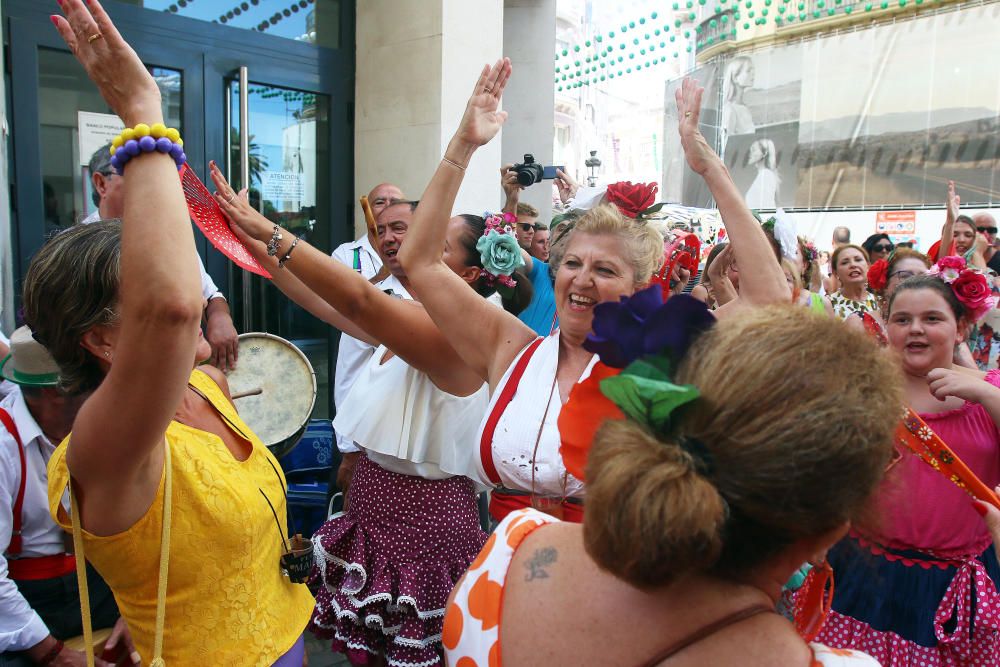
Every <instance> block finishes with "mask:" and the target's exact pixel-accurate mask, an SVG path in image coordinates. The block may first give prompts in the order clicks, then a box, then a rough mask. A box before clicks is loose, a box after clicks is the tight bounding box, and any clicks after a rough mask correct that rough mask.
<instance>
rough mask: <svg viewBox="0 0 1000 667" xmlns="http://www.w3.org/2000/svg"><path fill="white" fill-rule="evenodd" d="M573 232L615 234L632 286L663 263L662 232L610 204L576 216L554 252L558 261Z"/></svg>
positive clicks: (641, 282)
mask: <svg viewBox="0 0 1000 667" xmlns="http://www.w3.org/2000/svg"><path fill="white" fill-rule="evenodd" d="M577 234H593V235H594V236H600V235H602V234H611V235H615V236H617V237H619V238H620V239H621V240H622V241H623V242H624V244H625V257H624V259H625V261H626V262H627V263H628V265H629V266H630V267H631V268H632V272H633V274H634V275H635V284H636V285H645V284H646V283H648V282H649V279H650V278H652V277H653V273H654V272H656V270H657V269H659V268H660V267H661V266H662V265H663V235H662V234H661V233H660V232H659V231H658V230H657V229H655V228H654V227H653V226H652V225H650V224H648V223H643V222H637V221H636V220H633V219H632V218H627V217H625V216H624V215H622V213H621V211H619V210H618V207H616V206H615V205H614V204H599V205H598V206H595V207H594V208H592V209H590V210H589V211H587V212H586V213H584V214H583V215H582V216H580V218H579V219H577V221H576V225H575V226H574V227H573V231H572V234H571V235H570V236H569V237H568V240H567V241H566V244H565V246H561V249H560V252H559V254H558V260H559V263H560V264H561V263H562V258H563V254H564V253H565V251H566V250H568V249H569V245H570V244H571V243H572V242H573V237H574V236H576V235H577ZM550 259H551V258H550Z"/></svg>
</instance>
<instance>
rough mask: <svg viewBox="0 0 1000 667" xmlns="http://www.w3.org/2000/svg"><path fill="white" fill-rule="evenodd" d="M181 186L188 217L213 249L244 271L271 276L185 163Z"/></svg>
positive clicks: (182, 169) (182, 170)
mask: <svg viewBox="0 0 1000 667" xmlns="http://www.w3.org/2000/svg"><path fill="white" fill-rule="evenodd" d="M181 186H182V187H183V188H184V199H186V200H187V205H188V213H189V214H190V216H191V219H192V220H194V223H195V224H196V225H198V229H200V230H201V233H202V234H204V235H205V237H206V238H207V239H208V240H209V241H211V243H212V245H213V246H215V249H216V250H218V251H219V252H221V253H222V254H223V255H225V256H226V257H228V258H229V259H231V260H233V262H235V263H236V264H237V265H238V266H241V267H243V268H244V269H246V270H247V271H249V272H251V273H256V274H257V275H258V276H264V277H265V278H270V277H271V274H270V273H268V272H267V271H265V270H264V268H263V267H262V266H261V265H260V264H258V263H257V260H256V259H254V257H253V255H251V254H250V251H249V250H247V247H246V246H245V245H243V242H242V241H240V240H239V239H238V238H237V237H236V234H234V233H233V230H232V229H230V228H229V222H228V221H227V220H226V216H225V215H223V213H222V209H220V208H219V204H218V202H216V201H215V198H214V197H212V193H210V192H209V191H208V188H206V187H205V184H204V183H202V182H201V180H200V179H199V178H198V175H197V174H195V173H194V170H193V169H191V167H189V166H188V165H186V164H185V165H184V166H183V167H182V168H181Z"/></svg>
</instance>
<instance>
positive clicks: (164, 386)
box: [52, 0, 202, 523]
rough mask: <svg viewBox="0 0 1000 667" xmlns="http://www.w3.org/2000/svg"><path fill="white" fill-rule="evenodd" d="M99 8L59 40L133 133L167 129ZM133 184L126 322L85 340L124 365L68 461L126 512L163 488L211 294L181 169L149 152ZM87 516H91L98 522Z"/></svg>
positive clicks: (90, 409) (85, 417)
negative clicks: (169, 444)
mask: <svg viewBox="0 0 1000 667" xmlns="http://www.w3.org/2000/svg"><path fill="white" fill-rule="evenodd" d="M89 5H90V11H88V10H87V8H86V7H85V6H84V3H83V2H82V0H62V2H61V4H60V6H61V8H62V11H63V14H64V17H60V16H55V17H53V19H52V20H53V23H55V25H56V28H57V29H58V30H59V34H60V35H61V36H62V38H63V39H64V40H65V41H66V44H67V45H68V46H69V48H70V50H72V51H73V54H74V55H75V56H76V58H77V59H78V60H79V61H80V63H81V64H82V65H83V67H84V69H85V70H86V71H87V75H88V76H90V78H91V80H92V81H93V82H94V84H95V85H96V86H97V88H98V89H99V90H100V92H101V95H102V96H103V97H104V99H105V101H106V102H107V103H108V105H109V106H110V107H111V108H112V109H113V110H114V111H115V113H116V114H118V116H119V117H120V118H121V119H122V121H123V122H124V123H125V125H126V126H128V127H133V126H135V125H137V124H139V123H145V124H147V125H153V124H154V123H162V122H163V114H162V111H161V107H160V92H159V89H158V88H157V86H156V82H155V81H154V80H153V77H152V76H150V74H149V72H148V71H147V70H146V68H145V66H144V65H143V64H142V62H141V61H140V60H139V57H138V56H137V55H136V53H135V51H133V50H132V48H131V47H130V46H129V45H128V44H127V43H126V42H125V40H124V39H122V36H121V35H120V34H119V33H118V30H117V29H116V28H115V26H114V25H113V24H112V22H111V19H110V18H108V15H107V14H106V13H105V11H104V9H103V8H102V7H101V4H100V2H99V1H98V0H90V2H89ZM94 35H99V37H98V38H94V37H93V36H94ZM124 179H125V185H124V188H125V214H124V216H123V231H122V240H121V278H120V281H119V304H120V305H119V313H118V315H119V316H120V325H119V326H118V327H115V328H114V331H112V329H111V328H110V327H109V328H107V329H102V328H101V327H95V328H94V329H92V330H91V331H90V332H87V333H86V334H85V335H84V340H83V345H84V347H87V348H88V349H89V351H90V352H91V353H93V354H95V355H96V356H98V358H100V357H101V356H104V357H106V358H109V359H110V358H111V357H112V355H113V363H112V365H111V368H110V370H109V371H108V374H107V376H106V377H105V379H104V381H103V382H102V383H101V385H100V387H99V388H98V389H97V390H96V391H95V392H94V394H93V395H92V396H91V397H90V399H89V400H87V402H86V403H84V405H83V407H82V408H81V409H80V412H79V414H78V415H77V418H76V421H75V423H74V426H73V439H72V446H71V447H70V448H69V450H68V452H67V463H68V465H69V468H70V470H71V471H72V474H73V477H74V479H75V480H76V481H77V482H78V483H80V484H81V485H82V487H83V488H84V489H85V490H86V491H87V493H89V492H91V491H95V492H96V493H95V494H94V495H95V496H97V495H99V496H101V497H102V498H103V497H105V496H108V495H109V494H108V493H106V492H108V491H110V490H111V487H113V488H114V491H113V493H114V495H115V496H117V499H118V501H119V502H121V503H122V504H127V503H129V502H130V501H133V500H135V499H134V498H130V497H128V495H129V491H128V489H130V488H131V487H134V486H143V485H142V484H130V482H136V481H139V480H143V481H148V480H149V479H151V478H152V479H158V477H159V474H160V470H161V469H162V451H163V448H162V446H161V445H162V443H163V434H164V432H165V431H166V429H167V425H168V424H169V423H170V420H171V419H172V418H173V416H174V411H175V410H176V408H177V406H178V405H179V404H180V402H181V397H182V395H183V393H184V391H185V388H186V386H187V382H188V377H189V375H190V373H191V369H192V368H193V367H194V362H195V354H196V349H197V346H198V340H199V335H200V324H201V314H202V294H201V280H200V275H201V274H200V272H199V270H198V258H197V254H196V252H195V245H194V236H193V235H192V232H191V221H190V219H189V218H188V214H187V205H186V204H185V201H184V194H183V192H182V191H181V184H180V179H179V178H178V177H177V167H176V165H175V164H174V161H173V160H172V159H171V158H170V156H169V155H167V154H164V153H160V152H157V151H154V152H152V153H144V154H142V155H141V156H140V157H136V158H134V159H132V160H131V161H129V163H128V166H127V167H126V168H125V176H124ZM115 336H116V339H115ZM144 490H147V491H148V489H144ZM153 490H154V491H155V486H153ZM122 493H124V494H125V497H122ZM135 493H138V494H139V495H140V496H142V495H143V494H142V492H139V491H136V492H135ZM147 503H148V499H147ZM104 504H105V503H104V501H103V500H102V501H101V502H99V503H98V505H104ZM98 505H93V506H92V512H93V511H97V508H98ZM87 514H88V512H86V507H85V512H84V519H85V522H86V523H90V522H89V521H87V519H88V517H87Z"/></svg>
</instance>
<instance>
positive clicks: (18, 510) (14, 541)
mask: <svg viewBox="0 0 1000 667" xmlns="http://www.w3.org/2000/svg"><path fill="white" fill-rule="evenodd" d="M0 422H2V423H3V425H4V428H6V429H7V432H8V433H10V434H11V436H13V438H14V442H16V443H17V457H18V458H19V459H20V460H21V481H20V483H19V484H18V486H17V496H16V497H15V498H14V507H13V514H14V525H13V526H11V529H12V530H11V533H10V545H9V546H8V547H7V553H9V554H11V555H12V556H17V555H20V553H21V549H22V548H23V541H22V539H21V522H22V519H23V517H22V513H23V510H24V486H25V481H26V480H27V478H28V463H27V461H25V459H24V443H22V442H21V434H20V433H18V432H17V424H15V423H14V418H13V417H11V416H10V413H9V412H7V411H6V410H4V409H3V408H0Z"/></svg>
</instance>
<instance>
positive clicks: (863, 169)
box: [796, 6, 1000, 208]
mask: <svg viewBox="0 0 1000 667" xmlns="http://www.w3.org/2000/svg"><path fill="white" fill-rule="evenodd" d="M997 34H1000V14H998V13H997V12H996V11H991V10H989V9H988V8H987V7H985V6H984V7H976V8H969V9H968V10H967V11H963V12H961V13H957V14H948V15H931V16H923V17H919V18H916V19H914V20H912V21H909V22H907V23H906V24H905V25H902V24H888V25H882V26H878V27H874V28H871V29H868V30H862V31H856V32H848V33H843V34H837V35H830V36H825V37H821V38H819V39H817V40H814V41H811V42H804V43H803V44H802V45H801V47H799V48H800V49H801V56H800V61H801V62H802V63H803V65H802V67H803V69H804V70H805V71H806V72H809V73H810V74H809V75H808V76H806V77H805V79H804V81H803V88H802V117H801V120H800V136H799V153H798V155H797V156H796V157H797V166H798V169H799V188H800V191H801V192H803V194H804V195H805V196H802V197H799V201H798V202H797V204H798V205H799V206H803V207H811V208H819V207H825V206H885V205H899V204H903V205H908V204H909V205H914V206H918V205H935V204H943V202H944V199H945V195H946V191H947V182H948V181H949V180H954V181H955V184H956V189H957V191H958V193H959V195H960V196H961V197H962V203H963V204H972V205H976V204H980V205H982V204H990V203H994V202H997V201H1000V177H998V176H997V169H998V150H1000V146H998V132H1000V122H998V119H1000V95H998V88H997V83H996V82H997V81H998V80H1000V60H998V59H997V58H968V57H967V53H968V50H967V45H968V44H981V43H982V44H985V43H990V42H991V41H993V40H994V39H995V36H996V35H997ZM986 82H990V83H986Z"/></svg>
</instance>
